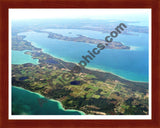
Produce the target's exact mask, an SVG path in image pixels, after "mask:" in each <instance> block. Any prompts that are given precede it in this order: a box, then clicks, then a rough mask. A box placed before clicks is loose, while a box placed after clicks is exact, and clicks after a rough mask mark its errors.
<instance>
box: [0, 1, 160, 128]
mask: <svg viewBox="0 0 160 128" xmlns="http://www.w3.org/2000/svg"><path fill="white" fill-rule="evenodd" d="M10 8H106V9H107V8H108V9H111V8H119V9H120V8H131V9H132V8H133V9H134V8H144V9H145V8H150V9H151V10H152V30H151V34H152V35H151V36H152V40H151V43H152V53H151V54H152V119H151V120H131V119H130V120H9V117H8V115H9V114H8V109H9V106H8V105H9V104H8V102H9V101H8V98H9V95H8V92H9V91H8V90H9V88H8V87H9V80H8V79H9V76H8V70H9V69H8V66H9V61H8V60H9V49H8V46H9V18H8V17H9V9H10ZM159 30H160V0H133V1H131V0H0V76H1V77H0V86H1V87H0V128H90V127H92V128H94V127H95V128H106V127H112V128H114V127H116V128H125V127H126V128H131V127H134V128H135V127H137V128H139V127H142V128H159V127H160V66H159V65H160V57H159V55H160V52H159V48H160V41H159V37H160V33H159Z"/></svg>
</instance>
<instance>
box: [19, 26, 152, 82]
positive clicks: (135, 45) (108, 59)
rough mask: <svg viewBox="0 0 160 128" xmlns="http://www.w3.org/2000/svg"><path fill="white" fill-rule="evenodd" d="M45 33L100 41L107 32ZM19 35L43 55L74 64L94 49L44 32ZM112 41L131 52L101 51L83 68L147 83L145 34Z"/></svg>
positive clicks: (147, 67)
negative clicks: (49, 34) (46, 54)
mask: <svg viewBox="0 0 160 128" xmlns="http://www.w3.org/2000/svg"><path fill="white" fill-rule="evenodd" d="M46 31H52V32H55V33H59V34H63V35H65V36H71V37H74V36H77V35H78V34H80V35H85V36H88V37H91V38H97V39H102V40H104V38H105V36H107V35H109V33H101V32H97V31H90V30H77V29H48V30H46ZM19 35H26V38H25V40H28V41H30V42H32V44H33V45H34V46H36V47H39V48H42V49H43V51H44V52H46V53H49V54H51V55H53V56H55V57H57V58H61V59H63V60H65V61H69V62H75V63H79V62H80V61H81V60H83V59H82V56H86V55H88V53H87V51H88V50H90V51H92V49H93V48H95V47H96V45H94V44H87V43H83V42H72V41H63V40H57V39H50V38H48V34H46V33H37V32H33V31H30V32H24V33H20V34H19ZM114 41H118V42H122V43H123V44H124V45H127V46H130V47H131V50H122V49H120V50H118V49H104V50H103V51H101V53H100V54H98V55H97V56H96V57H95V58H94V59H93V60H91V61H90V63H89V64H87V66H86V67H87V68H94V69H100V70H104V71H107V72H111V73H113V74H116V75H119V76H121V77H123V78H126V79H128V80H133V81H146V82H148V79H149V78H148V74H149V73H148V71H149V70H148V69H149V56H148V55H149V51H148V49H149V47H148V45H149V40H148V34H144V33H131V35H124V34H120V35H118V37H117V38H115V39H114Z"/></svg>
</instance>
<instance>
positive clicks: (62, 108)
mask: <svg viewBox="0 0 160 128" xmlns="http://www.w3.org/2000/svg"><path fill="white" fill-rule="evenodd" d="M11 86H12V87H15V88H18V89H21V90H25V91H28V92H30V93H34V94H36V95H38V96H40V98H46V99H47V100H50V101H52V102H56V103H57V104H58V107H59V108H60V110H62V111H71V112H75V111H77V112H79V113H80V114H81V115H86V114H85V113H84V112H83V111H79V110H74V109H65V108H64V106H63V104H62V103H61V102H60V101H58V100H55V99H48V98H47V97H45V96H43V95H42V94H41V93H38V92H32V91H30V90H28V89H25V88H23V87H19V86H15V85H11Z"/></svg>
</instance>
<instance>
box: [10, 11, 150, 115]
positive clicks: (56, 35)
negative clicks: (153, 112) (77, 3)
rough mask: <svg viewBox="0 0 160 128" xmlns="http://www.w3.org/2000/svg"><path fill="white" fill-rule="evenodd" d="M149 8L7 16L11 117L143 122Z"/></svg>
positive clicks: (146, 107)
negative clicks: (121, 118) (124, 118)
mask: <svg viewBox="0 0 160 128" xmlns="http://www.w3.org/2000/svg"><path fill="white" fill-rule="evenodd" d="M150 25H151V23H150V9H9V28H10V33H9V34H10V46H9V51H10V69H9V72H10V85H9V88H10V101H11V103H10V114H11V115H13V116H14V115H16V116H17V115H39V116H40V115H56V116H57V115H76V116H77V115H80V116H87V115H94V116H98V115H103V116H105V117H107V116H111V115H114V116H115V115H149V113H150V112H149V110H150V105H149V98H150V77H149V76H150V70H149V69H150V68H149V67H150V31H149V30H150V27H149V26H150Z"/></svg>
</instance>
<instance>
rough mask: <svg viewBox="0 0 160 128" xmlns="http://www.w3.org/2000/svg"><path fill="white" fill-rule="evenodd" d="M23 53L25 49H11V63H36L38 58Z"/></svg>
mask: <svg viewBox="0 0 160 128" xmlns="http://www.w3.org/2000/svg"><path fill="white" fill-rule="evenodd" d="M24 53H25V51H15V50H12V64H24V63H33V64H38V59H33V58H32V57H31V56H30V55H27V54H24Z"/></svg>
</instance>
